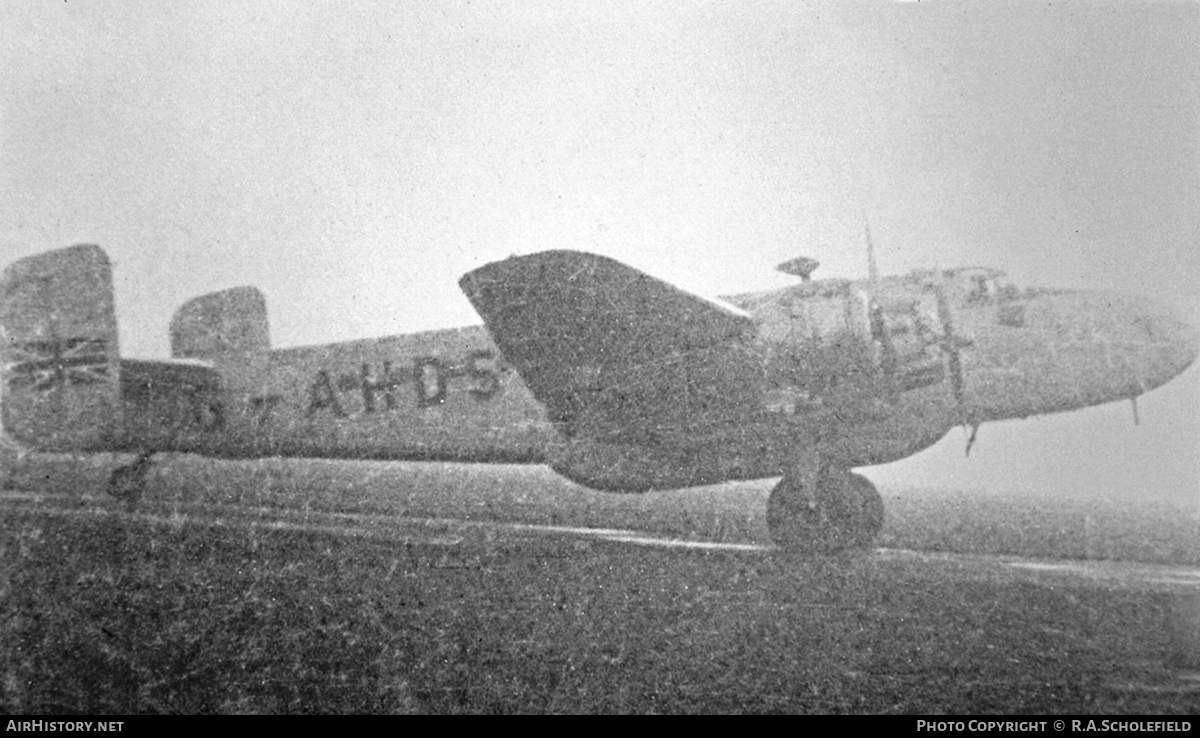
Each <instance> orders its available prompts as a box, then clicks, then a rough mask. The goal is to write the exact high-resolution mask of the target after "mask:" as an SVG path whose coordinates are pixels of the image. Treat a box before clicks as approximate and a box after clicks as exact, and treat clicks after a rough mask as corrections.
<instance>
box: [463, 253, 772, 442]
mask: <svg viewBox="0 0 1200 738" xmlns="http://www.w3.org/2000/svg"><path fill="white" fill-rule="evenodd" d="M459 284H460V286H461V287H462V289H463V292H465V293H466V295H467V297H468V299H470V300H471V303H472V304H473V305H474V306H475V309H476V310H477V311H478V312H479V314H480V315H481V316H482V317H483V319H484V322H485V323H486V324H487V328H488V330H489V331H490V332H491V334H492V337H493V339H494V340H495V341H496V344H497V346H499V348H500V351H501V353H502V354H503V355H504V357H505V359H506V360H507V361H508V362H509V363H510V364H512V365H513V366H514V367H515V368H516V370H517V371H518V372H519V373H520V374H521V377H522V378H523V379H524V380H525V382H526V384H527V385H528V386H529V388H530V390H531V391H532V392H533V394H534V395H535V396H536V397H537V398H538V399H539V400H540V401H542V402H544V403H545V404H546V406H547V409H548V410H549V412H550V415H551V417H552V418H553V419H554V420H555V421H557V422H558V423H560V424H561V425H562V427H563V428H564V430H565V431H566V432H567V433H568V434H569V435H583V436H588V437H593V438H597V439H604V440H613V441H622V442H626V443H629V442H633V443H642V444H645V443H650V444H670V445H677V443H678V442H679V441H680V440H682V438H683V436H682V434H683V433H685V432H689V433H691V432H695V431H701V432H703V431H704V430H705V429H706V428H711V427H712V426H713V425H714V424H721V423H728V422H737V421H739V420H741V419H744V417H745V415H746V413H747V412H750V411H751V410H752V409H753V408H756V407H759V406H760V405H759V403H758V402H757V397H756V393H757V392H758V389H757V388H758V386H759V382H757V381H755V379H756V376H757V373H758V372H760V371H761V369H760V368H759V364H758V362H757V361H755V360H754V359H753V357H752V356H751V355H750V354H749V352H748V350H747V349H746V347H745V343H746V340H745V339H747V338H749V337H751V336H753V335H754V332H755V326H754V323H753V321H752V319H751V318H750V316H749V315H747V314H746V313H744V312H742V311H740V310H738V309H737V308H735V307H733V306H731V305H725V304H723V303H720V302H718V301H715V300H708V299H706V298H703V297H699V296H697V295H694V294H691V293H689V292H686V291H684V290H681V289H679V288H677V287H674V286H673V285H670V284H667V283H666V282H663V281H661V280H658V279H655V278H654V277H651V276H649V275H647V274H644V273H642V272H639V271H637V270H636V269H633V268H631V267H628V266H626V265H624V264H621V263H620V262H617V261H614V260H612V259H609V258H606V257H603V256H597V255H595V254H587V253H582V252H576V251H547V252H542V253H538V254H532V255H529V256H518V257H512V258H509V259H506V260H504V261H498V262H494V263H491V264H487V265H485V266H483V267H480V268H479V269H476V270H474V271H472V272H470V273H468V274H466V275H464V276H463V278H462V279H461V280H460V282H459ZM677 436H678V438H676V437H677Z"/></svg>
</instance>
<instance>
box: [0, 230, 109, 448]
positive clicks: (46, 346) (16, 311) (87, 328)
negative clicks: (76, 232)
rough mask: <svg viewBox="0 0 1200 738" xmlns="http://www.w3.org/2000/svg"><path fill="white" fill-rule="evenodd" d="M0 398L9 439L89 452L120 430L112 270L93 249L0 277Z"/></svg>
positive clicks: (41, 260) (40, 258)
mask: <svg viewBox="0 0 1200 738" xmlns="http://www.w3.org/2000/svg"><path fill="white" fill-rule="evenodd" d="M0 327H2V328H3V341H2V342H0V370H2V372H3V376H2V378H0V396H2V398H3V425H4V430H5V432H6V433H8V434H10V435H11V436H12V437H13V438H16V439H17V440H19V441H22V442H24V443H27V444H29V445H30V446H33V447H36V448H40V449H44V450H51V451H53V450H67V449H76V450H87V449H89V448H98V447H102V446H104V445H105V444H107V443H109V442H111V441H112V440H113V438H115V437H116V436H117V435H118V434H119V433H120V430H121V403H120V397H119V393H120V384H119V377H118V372H119V370H120V364H119V361H120V360H119V357H118V350H117V319H116V313H115V312H114V309H113V292H112V269H111V267H110V265H109V262H108V257H107V256H106V255H105V254H104V251H102V250H101V249H100V248H99V247H98V246H88V245H81V246H71V247H69V248H65V249H59V250H57V251H51V252H49V253H45V254H39V255H37V256H31V257H27V258H25V259H21V260H20V261H17V262H14V263H13V264H11V265H9V266H8V268H7V269H5V270H4V273H3V276H2V277H0Z"/></svg>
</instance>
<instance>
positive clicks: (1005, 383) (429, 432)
mask: <svg viewBox="0 0 1200 738" xmlns="http://www.w3.org/2000/svg"><path fill="white" fill-rule="evenodd" d="M727 300H728V302H730V303H732V304H733V305H735V306H737V307H739V308H742V309H744V310H746V311H747V312H749V313H750V314H751V316H752V317H753V320H754V323H755V325H756V327H757V335H755V336H754V337H752V338H751V339H749V340H748V342H747V345H746V351H748V352H749V353H750V354H751V355H752V356H753V358H754V360H755V362H756V363H757V365H758V367H760V368H761V369H760V370H756V371H754V372H752V373H750V374H748V375H747V376H746V378H745V381H746V382H747V383H750V384H752V385H753V386H752V388H751V389H752V392H750V393H749V395H748V396H749V397H751V398H752V400H751V401H749V402H748V405H750V406H748V407H746V408H744V410H745V413H744V415H742V416H741V417H740V419H739V421H738V422H737V423H736V424H735V425H734V426H730V429H729V430H727V431H720V432H717V433H715V434H714V433H713V432H700V431H699V430H698V431H697V433H696V435H695V436H694V437H692V438H686V437H685V440H682V441H681V440H678V439H675V440H673V441H670V442H668V443H665V444H664V445H663V447H661V448H650V449H646V451H647V454H648V455H647V456H646V461H645V464H644V466H645V467H646V469H645V470H644V471H643V470H642V468H641V467H640V466H638V464H637V463H634V464H633V465H632V466H631V467H630V468H629V469H628V470H627V471H622V472H621V474H623V475H625V476H629V477H630V478H637V477H638V475H643V476H645V475H650V474H661V472H660V471H657V470H658V469H659V467H664V466H665V467H671V466H672V465H674V466H686V465H687V464H694V465H698V466H696V469H695V470H694V471H689V472H686V473H681V476H679V477H678V479H679V480H682V481H683V482H687V483H704V482H712V481H720V480H721V479H729V478H754V477H765V476H774V475H778V474H780V473H782V472H783V471H784V470H785V469H786V468H787V466H788V464H789V463H790V460H791V459H793V458H795V457H796V456H797V455H798V454H799V453H800V452H801V451H803V450H806V449H817V450H818V451H819V453H820V454H821V455H822V456H826V457H829V458H834V459H837V460H838V462H839V463H841V464H843V465H848V466H860V465H869V464H876V463H885V462H889V461H893V460H896V459H899V458H903V457H905V456H908V455H911V454H913V453H916V452H917V451H919V450H921V449H923V448H925V447H927V446H929V445H931V444H933V443H935V442H936V441H937V440H938V439H940V438H941V437H942V436H943V435H945V433H946V432H947V431H948V430H949V429H951V428H952V427H954V426H955V425H961V424H968V425H977V424H980V423H984V422H988V421H993V420H1003V419H1009V418H1022V417H1026V416H1030V415H1036V414H1043V413H1052V412H1061V411H1067V410H1073V409H1077V408H1081V407H1086V406H1089V405H1096V404H1100V403H1104V402H1110V401H1115V400H1121V399H1128V398H1132V397H1136V396H1137V395H1140V394H1142V393H1143V392H1146V391H1148V390H1150V389H1152V388H1154V387H1157V386H1158V385H1161V384H1163V383H1164V382H1166V381H1168V380H1169V379H1170V378H1172V377H1174V376H1175V375H1176V374H1178V373H1179V372H1181V371H1183V370H1184V369H1185V368H1186V367H1187V366H1188V365H1189V364H1190V363H1191V362H1192V361H1193V360H1194V359H1195V356H1196V350H1197V340H1196V334H1195V331H1194V330H1193V329H1192V328H1191V327H1190V326H1188V325H1186V324H1185V323H1183V322H1182V321H1179V320H1178V319H1176V318H1174V317H1172V316H1171V315H1170V314H1169V313H1168V312H1167V311H1165V310H1163V309H1161V308H1159V307H1158V306H1156V305H1155V304H1154V303H1152V302H1150V301H1148V300H1144V299H1141V298H1136V297H1131V296H1127V295H1120V294H1114V293H1102V292H1086V291H1067V290H1046V289H1026V290H1018V289H1016V288H1014V287H1012V286H1010V285H1007V284H1006V283H1005V282H1004V280H1003V278H1002V275H1001V274H1000V273H998V272H996V271H994V270H987V269H967V270H951V271H944V272H936V273H935V272H927V273H914V274H912V275H908V276H904V277H889V278H884V279H882V280H880V281H879V283H878V284H875V285H871V284H869V283H867V282H863V281H858V282H854V281H841V280H824V281H817V282H805V283H802V284H797V285H794V286H792V287H787V288H783V289H780V290H774V291H770V292H761V293H754V294H749V295H739V296H734V297H730V298H727ZM123 366H126V367H127V368H126V369H123V372H122V375H123V377H124V379H123V390H122V396H123V403H124V414H125V422H124V427H125V428H126V433H125V438H124V444H123V445H124V446H126V447H127V448H128V449H129V450H136V449H145V448H148V447H149V448H160V449H161V450H178V451H194V452H199V453H204V454H209V455H216V456H233V457H254V456H264V455H280V456H305V457H343V458H372V459H427V460H452V461H484V462H493V461H494V462H524V463H551V464H554V465H556V468H559V467H560V466H562V467H564V468H569V462H564V461H562V459H563V458H566V456H569V455H570V454H572V453H575V454H578V453H579V449H580V447H581V444H582V445H583V448H584V451H585V452H586V454H588V455H589V456H588V458H589V459H590V458H597V459H601V460H603V456H602V454H601V455H597V454H598V453H599V452H597V451H596V449H595V448H593V447H590V446H587V445H586V444H587V438H578V437H576V438H570V437H569V435H570V434H568V433H566V432H565V430H564V428H563V427H562V426H561V424H559V423H556V422H553V421H552V419H551V418H550V417H549V415H548V413H547V411H546V407H545V406H544V405H543V404H542V403H541V402H539V401H538V399H537V398H536V397H535V396H534V394H533V393H532V392H531V391H530V390H529V388H528V387H527V386H526V384H525V382H523V381H522V379H521V377H520V376H519V375H518V373H517V372H516V371H514V370H513V369H512V368H511V367H510V366H509V365H508V364H507V363H506V362H505V361H504V358H503V357H502V356H501V355H500V352H499V350H498V349H497V347H496V345H495V343H494V342H493V341H492V339H491V337H490V336H489V334H488V332H487V330H486V329H485V328H484V327H482V326H478V327H468V328H461V329H454V330H441V331H430V332H425V333H417V334H412V335H405V336H396V337H391V338H380V339H368V340H360V341H350V342H344V343H337V344H330V345H324V346H313V347H297V348H287V349H278V350H270V351H265V352H242V353H237V352H234V353H229V354H226V355H223V356H219V357H216V358H214V359H212V360H211V369H212V370H213V371H214V372H215V376H216V377H219V381H217V382H215V383H214V382H212V381H211V379H210V380H207V381H208V385H207V386H202V385H204V384H205V381H206V380H204V379H202V377H203V376H204V374H203V370H204V369H205V368H206V367H203V366H201V367H199V369H198V370H196V371H194V374H195V377H196V379H195V380H194V381H192V384H193V385H194V386H195V390H194V391H192V392H191V393H190V394H189V395H188V397H187V398H186V399H184V400H180V399H179V397H178V393H177V392H175V391H169V392H159V393H156V392H155V391H154V387H155V386H158V387H162V388H171V387H174V386H177V385H178V384H179V380H178V378H176V379H174V380H172V379H169V378H166V377H165V376H162V372H171V371H175V372H183V373H184V374H186V373H187V372H188V371H193V370H189V369H188V368H187V367H186V365H185V366H182V367H176V368H170V367H167V366H166V365H163V364H154V363H145V362H128V361H126V362H123ZM156 376H158V377H159V378H158V379H157V380H156V379H155V377H156ZM207 376H210V377H212V376H214V375H213V374H209V375H207ZM164 418H173V420H172V421H171V422H169V423H164ZM621 453H623V454H625V455H624V456H620V458H617V457H614V459H617V460H615V461H613V462H611V464H609V465H610V466H612V465H616V464H619V463H625V459H626V457H627V456H628V454H627V453H626V452H621ZM564 454H565V455H566V456H564ZM697 459H699V460H700V461H697ZM598 463H608V462H603V461H601V462H598ZM568 475H570V474H569V473H568ZM581 476H582V477H583V481H585V482H588V480H589V479H590V477H589V476H587V475H581ZM623 478H624V477H621V476H618V477H614V480H615V481H613V482H611V483H608V482H589V483H593V484H596V485H597V486H604V487H605V488H613V489H622V488H624V487H625V486H626V485H625V484H624V483H623V482H622V481H621V479H623ZM675 479H676V478H675V477H670V476H663V477H654V479H653V480H651V481H649V482H646V483H644V484H643V483H639V484H631V485H628V486H630V487H631V488H638V489H641V488H661V487H670V486H679V485H677V484H676V483H675V482H674V481H673V480H675Z"/></svg>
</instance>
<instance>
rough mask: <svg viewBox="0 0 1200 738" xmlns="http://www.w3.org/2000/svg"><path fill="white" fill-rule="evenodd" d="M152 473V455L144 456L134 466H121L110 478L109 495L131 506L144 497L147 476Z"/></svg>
mask: <svg viewBox="0 0 1200 738" xmlns="http://www.w3.org/2000/svg"><path fill="white" fill-rule="evenodd" d="M149 472H150V454H142V455H141V456H139V457H138V458H137V460H136V461H134V462H133V463H132V464H128V465H126V466H119V467H117V468H116V469H114V470H113V473H112V475H111V476H110V477H109V478H108V493H109V494H110V495H112V496H113V497H116V498H117V499H119V500H125V501H126V502H128V503H129V504H131V505H132V504H133V503H135V502H137V501H138V500H139V499H141V497H142V490H143V489H144V488H145V486H146V475H147V474H148V473H149Z"/></svg>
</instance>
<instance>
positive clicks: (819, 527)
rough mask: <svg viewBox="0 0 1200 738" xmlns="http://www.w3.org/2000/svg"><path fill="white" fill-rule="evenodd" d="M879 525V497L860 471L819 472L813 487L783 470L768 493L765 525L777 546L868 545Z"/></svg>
mask: <svg viewBox="0 0 1200 738" xmlns="http://www.w3.org/2000/svg"><path fill="white" fill-rule="evenodd" d="M882 526H883V499H882V498H881V497H880V496H879V492H878V491H877V490H876V489H875V485H873V484H871V482H870V481H869V480H868V479H867V478H866V477H863V476H861V475H859V474H851V473H848V472H841V471H833V472H831V473H824V474H822V475H821V476H820V477H819V478H818V481H817V483H816V489H814V490H812V491H811V493H810V492H809V491H808V490H805V489H804V485H803V483H802V482H800V481H798V480H797V479H795V478H794V477H790V476H784V478H783V479H782V480H780V482H779V484H777V485H775V488H774V489H773V490H771V496H770V497H769V498H767V527H768V528H769V529H770V532H771V540H772V541H773V542H774V543H775V545H776V546H779V548H781V549H783V550H785V551H789V552H796V553H804V554H818V555H828V554H835V553H838V552H840V551H844V550H846V549H850V548H867V547H869V546H870V545H871V543H872V542H874V540H875V536H876V535H878V533H879V529H880V528H881V527H882Z"/></svg>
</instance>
